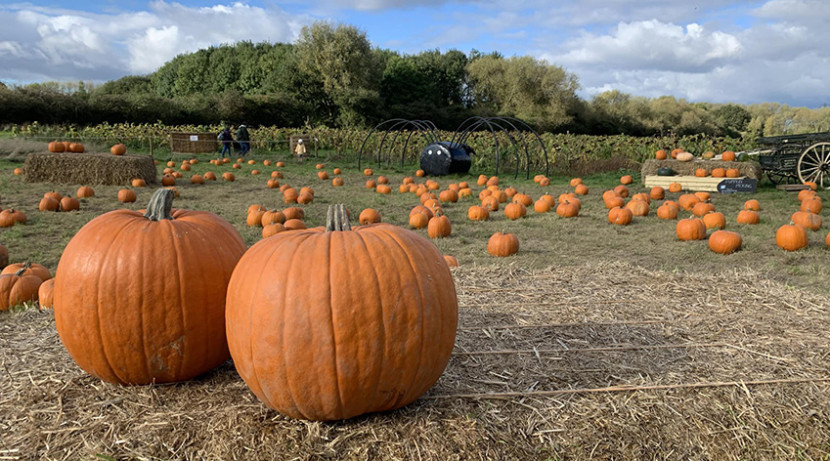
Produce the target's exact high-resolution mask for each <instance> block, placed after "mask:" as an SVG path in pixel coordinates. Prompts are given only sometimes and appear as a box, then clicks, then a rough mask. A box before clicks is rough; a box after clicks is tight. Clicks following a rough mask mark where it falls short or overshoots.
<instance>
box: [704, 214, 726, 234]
mask: <svg viewBox="0 0 830 461" xmlns="http://www.w3.org/2000/svg"><path fill="white" fill-rule="evenodd" d="M703 224H705V225H706V229H707V230H708V229H723V228H724V227H726V216H724V215H723V213H721V212H719V211H713V212H711V213H706V214H705V215H703Z"/></svg>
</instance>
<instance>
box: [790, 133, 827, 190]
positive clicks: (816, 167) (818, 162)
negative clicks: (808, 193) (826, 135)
mask: <svg viewBox="0 0 830 461" xmlns="http://www.w3.org/2000/svg"><path fill="white" fill-rule="evenodd" d="M796 169H797V170H798V179H800V180H801V182H802V183H804V182H807V181H810V182H814V183H816V184H817V185H818V186H819V187H821V188H822V189H824V188H826V187H828V186H830V142H819V143H816V144H813V145H812V146H810V147H808V148H807V149H806V150H805V151H804V153H802V154H801V157H799V158H798V166H797V167H796Z"/></svg>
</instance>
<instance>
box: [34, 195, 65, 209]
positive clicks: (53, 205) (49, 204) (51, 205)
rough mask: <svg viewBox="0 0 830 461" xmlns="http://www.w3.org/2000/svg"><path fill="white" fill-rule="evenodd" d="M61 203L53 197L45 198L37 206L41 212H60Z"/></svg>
mask: <svg viewBox="0 0 830 461" xmlns="http://www.w3.org/2000/svg"><path fill="white" fill-rule="evenodd" d="M59 207H60V202H58V201H57V200H55V199H54V198H52V197H43V198H42V199H40V203H38V205H37V209H38V210H39V211H58V208H59Z"/></svg>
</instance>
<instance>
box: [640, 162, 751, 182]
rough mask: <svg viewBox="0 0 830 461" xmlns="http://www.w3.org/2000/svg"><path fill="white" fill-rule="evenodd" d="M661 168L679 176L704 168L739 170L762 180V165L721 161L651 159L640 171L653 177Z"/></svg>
mask: <svg viewBox="0 0 830 461" xmlns="http://www.w3.org/2000/svg"><path fill="white" fill-rule="evenodd" d="M659 168H671V169H672V170H674V171H675V172H676V173H677V175H678V176H694V175H695V170H697V169H698V168H703V169H705V170H706V171H708V172H710V173H711V171H712V169H713V168H725V169H729V168H737V169H738V171H740V172H741V176H746V177H747V178H754V179H758V180H760V179H761V165H759V164H758V163H755V162H724V161H721V160H703V159H695V160H692V161H691V162H681V161H679V160H675V159H666V160H656V159H650V160H646V161H645V163H643V167H642V169H641V170H640V173H641V174H642V177H643V178H645V177H646V176H653V175H656V174H657V170H658V169H659Z"/></svg>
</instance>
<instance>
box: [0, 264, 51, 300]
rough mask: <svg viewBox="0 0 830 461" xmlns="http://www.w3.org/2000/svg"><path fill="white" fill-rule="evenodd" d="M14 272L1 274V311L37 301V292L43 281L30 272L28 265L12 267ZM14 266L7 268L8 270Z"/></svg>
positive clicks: (5, 271)
mask: <svg viewBox="0 0 830 461" xmlns="http://www.w3.org/2000/svg"><path fill="white" fill-rule="evenodd" d="M12 266H16V267H17V269H15V270H14V271H7V270H4V271H3V273H2V274H0V311H5V310H8V309H9V308H10V307H14V306H17V305H20V304H23V303H24V302H29V301H37V292H38V288H39V287H40V284H41V283H43V279H41V278H40V277H38V276H37V275H34V274H33V273H32V272H31V271H29V265H28V263H27V264H25V265H23V264H18V265H12ZM12 266H7V267H6V269H8V268H9V267H12Z"/></svg>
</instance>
